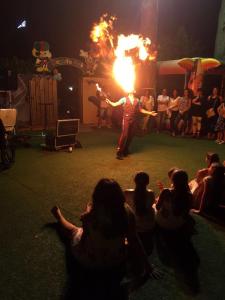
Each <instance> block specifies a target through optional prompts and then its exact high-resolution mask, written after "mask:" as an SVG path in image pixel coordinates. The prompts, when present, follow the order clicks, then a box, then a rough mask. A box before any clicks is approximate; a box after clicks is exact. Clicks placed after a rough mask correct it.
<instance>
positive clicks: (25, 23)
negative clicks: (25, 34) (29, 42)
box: [17, 20, 27, 29]
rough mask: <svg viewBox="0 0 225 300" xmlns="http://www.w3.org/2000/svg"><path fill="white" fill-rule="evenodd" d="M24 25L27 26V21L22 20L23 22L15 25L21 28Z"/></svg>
mask: <svg viewBox="0 0 225 300" xmlns="http://www.w3.org/2000/svg"><path fill="white" fill-rule="evenodd" d="M25 27H27V21H26V20H23V22H22V23H20V24H19V25H18V26H17V29H21V28H25Z"/></svg>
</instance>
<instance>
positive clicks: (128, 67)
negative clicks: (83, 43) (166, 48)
mask: <svg viewBox="0 0 225 300" xmlns="http://www.w3.org/2000/svg"><path fill="white" fill-rule="evenodd" d="M115 20H116V17H112V16H109V15H108V14H104V15H103V16H102V17H101V18H100V21H99V23H98V24H94V27H93V29H92V31H91V34H90V37H91V39H92V41H93V42H94V43H96V44H97V45H98V47H99V52H100V53H101V54H100V56H102V57H103V58H104V57H105V58H107V57H111V56H112V59H113V62H112V68H111V72H112V74H113V77H114V78H115V80H116V81H117V83H118V84H119V85H120V86H121V88H122V89H123V90H124V91H125V92H126V93H131V92H133V91H134V89H135V81H136V72H135V65H136V64H137V63H140V62H141V61H146V60H152V59H154V58H155V57H153V56H152V54H151V53H150V45H151V40H150V39H149V38H145V39H144V38H143V37H142V36H141V35H137V34H130V35H128V36H125V35H123V34H120V35H118V36H117V35H116V34H115V33H114V31H113V23H114V21H115ZM112 53H113V54H112Z"/></svg>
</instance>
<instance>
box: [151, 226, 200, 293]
mask: <svg viewBox="0 0 225 300" xmlns="http://www.w3.org/2000/svg"><path fill="white" fill-rule="evenodd" d="M156 248H157V253H158V256H159V259H160V260H161V262H162V263H163V264H164V265H166V266H167V267H169V268H172V269H173V270H174V273H175V277H176V280H177V282H178V284H179V285H180V287H181V288H182V289H183V290H184V292H185V293H186V294H188V295H190V294H191V295H192V296H195V295H197V294H198V293H199V292H200V285H199V278H198V268H199V266H200V258H199V256H198V253H197V252H196V250H195V248H194V246H193V244H192V242H191V237H189V238H188V237H186V236H185V235H177V234H173V233H169V232H164V231H160V230H158V231H157V233H156Z"/></svg>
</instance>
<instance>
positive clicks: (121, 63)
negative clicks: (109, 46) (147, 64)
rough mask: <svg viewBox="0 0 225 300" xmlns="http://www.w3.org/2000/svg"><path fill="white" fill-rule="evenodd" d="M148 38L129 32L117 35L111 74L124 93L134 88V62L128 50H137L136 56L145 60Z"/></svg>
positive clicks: (147, 55) (149, 42) (147, 54)
mask: <svg viewBox="0 0 225 300" xmlns="http://www.w3.org/2000/svg"><path fill="white" fill-rule="evenodd" d="M150 44H151V41H150V39H148V38H147V39H143V38H142V37H141V36H139V35H135V34H131V35H128V36H124V35H122V34H121V35H119V37H118V44H117V48H116V50H115V56H116V59H115V62H114V64H113V75H114V78H115V80H116V81H117V82H118V84H119V85H120V86H121V87H122V89H123V90H124V91H125V92H126V93H131V92H133V91H134V89H135V79H136V74H135V64H134V61H133V57H132V55H129V51H131V50H135V49H136V50H137V56H138V58H139V59H140V60H146V59H147V58H148V57H149V53H148V46H149V45H150Z"/></svg>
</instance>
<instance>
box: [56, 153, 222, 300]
mask: <svg viewBox="0 0 225 300" xmlns="http://www.w3.org/2000/svg"><path fill="white" fill-rule="evenodd" d="M206 164H207V166H206V168H204V169H201V170H197V172H196V176H195V178H193V179H192V180H190V181H189V179H188V174H187V172H186V171H184V170H182V169H180V168H178V167H173V168H171V169H170V170H169V172H168V177H169V186H168V187H164V184H163V183H162V182H158V183H157V185H156V190H155V191H153V190H150V189H148V185H149V183H150V178H149V175H148V174H147V173H145V172H138V173H137V174H136V175H135V176H134V188H132V189H126V190H124V191H123V190H122V188H121V186H120V185H119V183H118V182H116V181H115V180H113V179H108V178H103V179H101V180H100V181H99V182H98V183H97V185H96V187H95V188H94V191H93V194H92V200H91V201H90V202H89V203H88V204H87V208H86V210H85V212H84V213H83V214H82V215H81V218H80V220H81V223H82V225H81V227H78V226H76V225H74V224H73V223H71V222H69V221H68V220H67V219H66V218H65V217H64V215H63V213H62V211H61V210H60V209H59V208H58V207H56V206H55V207H53V209H52V214H53V215H54V217H55V218H56V220H57V221H58V224H59V226H60V228H61V231H62V232H63V235H64V236H65V237H66V238H67V239H68V240H69V241H70V246H71V251H72V255H73V257H74V258H75V260H76V261H77V262H78V263H79V265H80V266H81V268H83V269H84V270H85V272H86V273H88V272H90V270H91V272H93V270H94V272H97V273H96V274H99V272H100V273H101V274H104V276H103V277H104V278H105V279H106V278H108V281H110V284H109V286H110V288H111V289H112V290H111V291H110V292H109V286H108V287H107V291H108V292H107V291H105V292H106V293H110V294H107V299H128V298H126V297H125V296H124V295H127V294H128V293H124V290H126V291H127V290H129V289H137V288H138V287H139V286H140V284H141V283H142V282H143V280H146V279H148V278H150V277H152V278H160V277H161V276H162V273H161V272H160V271H159V270H158V269H157V268H156V267H155V266H154V265H153V264H152V263H150V260H149V256H150V255H151V254H152V251H153V248H154V244H155V235H157V234H159V233H160V235H162V236H165V237H166V238H167V239H168V237H173V239H172V241H173V242H172V243H175V241H176V240H177V241H179V244H181V245H182V244H184V243H185V241H186V240H189V239H191V236H192V235H193V234H195V233H196V229H195V220H194V218H193V215H192V212H196V213H200V214H202V215H206V216H207V215H212V216H214V217H215V218H217V217H219V216H220V215H221V211H223V213H224V208H225V165H224V163H221V162H220V159H219V156H218V155H217V154H216V153H207V155H206ZM158 191H159V192H158ZM157 194H158V195H157ZM109 274H111V275H112V274H113V277H112V276H110V275H109ZM96 276H97V275H96ZM107 276H108V277H107ZM92 280H93V278H92ZM87 289H88V288H87ZM121 289H123V292H121ZM100 290H101V293H102V295H103V294H104V293H103V291H102V290H104V287H103V286H101V287H100ZM92 292H93V291H92ZM117 292H118V294H116V293H117ZM119 295H120V296H119ZM121 295H123V297H122V296H121ZM104 297H106V294H104V296H103V298H101V297H100V296H99V295H98V299H106V298H104ZM110 297H111V298H110ZM121 297H122V298H121ZM124 297H125V298H124ZM81 299H82V297H81ZM83 299H86V298H85V297H84V298H83Z"/></svg>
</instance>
